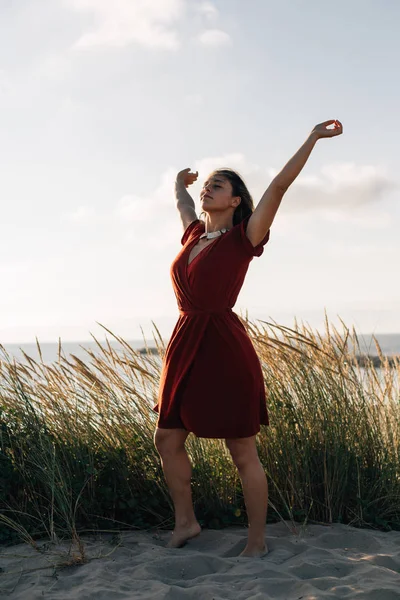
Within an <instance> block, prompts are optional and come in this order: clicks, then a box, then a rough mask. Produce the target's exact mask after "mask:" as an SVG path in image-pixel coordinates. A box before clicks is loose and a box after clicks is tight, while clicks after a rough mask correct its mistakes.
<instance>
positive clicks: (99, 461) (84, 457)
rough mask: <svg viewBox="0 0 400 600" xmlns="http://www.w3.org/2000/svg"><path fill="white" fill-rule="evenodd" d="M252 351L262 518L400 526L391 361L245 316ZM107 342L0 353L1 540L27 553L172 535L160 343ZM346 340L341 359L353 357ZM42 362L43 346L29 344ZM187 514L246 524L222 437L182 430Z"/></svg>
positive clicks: (303, 329)
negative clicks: (161, 421)
mask: <svg viewBox="0 0 400 600" xmlns="http://www.w3.org/2000/svg"><path fill="white" fill-rule="evenodd" d="M241 320H242V322H243V324H244V326H245V327H246V329H247V331H248V333H249V335H250V337H251V339H252V342H253V344H254V347H255V349H256V352H257V354H258V356H259V359H260V362H261V365H262V369H263V374H264V380H265V388H266V393H267V404H268V410H269V415H270V426H269V427H264V426H262V428H261V432H260V433H259V435H258V436H257V447H258V452H259V456H260V460H261V462H262V464H263V466H264V469H265V472H266V473H267V477H268V481H269V488H270V506H269V511H268V521H269V522H272V521H276V520H279V519H284V520H285V521H287V520H289V521H291V522H292V523H293V527H297V526H298V525H299V524H300V526H301V525H304V524H305V523H307V522H312V523H333V522H341V523H349V524H352V525H355V526H359V527H374V528H378V529H383V530H389V529H400V410H399V409H400V389H399V381H400V377H399V374H400V357H396V358H395V360H394V364H393V360H392V363H391V364H389V362H388V360H387V358H385V357H384V356H382V353H381V350H380V348H379V344H378V343H377V341H376V340H375V343H376V346H377V351H378V354H380V357H381V363H382V364H381V368H379V369H377V368H376V367H374V365H373V363H372V361H368V360H366V361H364V366H363V368H362V369H361V368H360V367H359V364H358V362H357V360H356V355H357V354H358V355H360V354H361V352H360V348H359V344H358V337H357V334H356V332H355V330H354V329H351V330H350V329H349V328H348V327H346V325H345V324H344V323H343V322H342V326H343V332H338V331H337V330H336V329H335V328H334V327H332V325H330V324H329V322H328V319H327V317H326V326H325V333H324V335H321V334H320V333H318V332H315V331H313V330H312V329H311V328H310V327H309V326H306V325H304V324H301V325H299V324H298V323H297V321H296V320H295V323H294V326H293V328H288V327H283V326H280V325H279V324H277V323H274V322H265V321H261V320H257V321H256V322H250V321H249V320H248V319H247V317H246V318H243V317H241ZM153 326H154V329H155V334H154V345H155V346H156V348H157V352H156V353H154V352H152V351H151V349H150V348H147V350H148V351H146V352H144V353H141V352H139V351H138V350H134V349H133V348H132V347H131V346H130V345H129V344H128V343H127V342H125V341H124V340H123V339H122V338H120V337H119V336H117V335H115V334H114V333H113V332H111V331H109V330H107V329H106V328H104V329H105V330H106V333H107V335H108V336H110V337H111V338H112V339H115V340H117V341H118V342H119V343H120V345H121V348H122V350H118V351H117V350H116V349H115V348H113V347H112V346H111V345H110V343H109V342H108V343H107V344H106V347H104V346H103V345H102V344H101V343H100V342H98V341H97V340H95V341H96V342H97V346H98V350H97V352H94V351H92V350H87V360H85V361H83V360H81V359H79V358H78V357H74V356H73V355H69V356H64V354H63V351H62V346H61V345H60V347H59V354H58V359H57V360H56V361H55V362H53V363H51V364H45V363H44V362H43V361H42V360H34V359H33V358H32V357H29V356H27V355H25V361H24V362H22V361H20V362H18V361H16V360H15V359H12V357H10V356H9V355H8V354H7V352H6V351H5V349H4V348H3V347H1V346H0V350H1V354H0V427H1V436H0V541H3V542H14V541H17V540H18V541H19V540H20V539H23V540H25V541H26V542H28V543H30V544H31V545H32V546H34V547H37V540H38V539H42V538H43V537H45V538H47V539H49V540H50V541H51V542H57V541H59V540H60V539H66V538H67V539H70V540H72V542H73V547H74V550H73V554H72V558H71V560H72V562H74V563H76V562H84V561H85V549H84V546H83V544H82V543H81V541H80V535H81V534H82V532H93V533H95V532H99V531H111V532H115V531H118V530H123V529H146V528H153V527H155V528H159V529H163V528H168V529H171V528H172V527H173V524H174V518H173V506H172V502H171V499H170V496H169V493H168V489H167V487H166V483H165V479H164V475H163V472H162V467H161V462H160V457H159V455H158V453H157V451H156V448H155V446H154V442H153V435H154V430H155V426H156V420H157V415H156V414H155V413H154V412H153V411H152V406H153V405H154V404H155V403H156V401H157V391H158V384H159V376H160V364H161V360H162V358H163V356H164V352H165V345H164V343H163V341H162V338H161V335H160V332H159V330H158V329H157V327H156V325H155V324H154V323H153ZM349 342H351V348H352V349H351V350H350V349H349ZM38 351H39V356H40V345H39V344H38ZM186 448H187V450H188V454H189V456H190V459H191V462H192V465H193V477H192V490H193V500H194V506H195V512H196V515H197V518H198V520H199V522H200V523H201V524H202V525H203V526H204V527H212V528H221V527H225V526H228V525H231V524H235V525H238V524H247V518H246V513H245V506H244V500H243V494H242V489H241V484H240V479H239V477H238V473H237V470H236V468H235V466H234V465H233V463H232V460H231V458H230V455H229V452H228V451H227V449H226V447H225V445H224V441H223V440H214V439H198V438H196V437H195V436H193V435H190V436H189V437H188V439H187V442H186Z"/></svg>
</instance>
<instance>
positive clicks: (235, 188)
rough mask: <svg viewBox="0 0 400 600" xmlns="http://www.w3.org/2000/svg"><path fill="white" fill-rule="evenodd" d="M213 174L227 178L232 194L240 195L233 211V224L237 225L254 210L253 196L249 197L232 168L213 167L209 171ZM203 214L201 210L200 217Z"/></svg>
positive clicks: (237, 174) (244, 185)
mask: <svg viewBox="0 0 400 600" xmlns="http://www.w3.org/2000/svg"><path fill="white" fill-rule="evenodd" d="M214 175H221V176H222V177H225V178H226V179H228V181H230V183H231V185H232V196H240V197H241V202H240V204H239V205H238V206H237V207H236V209H235V212H234V213H233V226H235V225H238V224H239V223H241V222H242V221H243V219H245V218H246V217H248V216H249V215H251V214H252V212H253V211H254V203H253V198H252V197H251V194H250V192H249V190H248V189H247V187H246V184H245V183H244V181H243V179H242V178H241V177H240V175H239V173H236V171H234V170H233V169H215V171H213V172H212V173H211V175H210V177H213V176H214ZM204 214H205V213H204V212H202V213H201V214H200V217H201V215H204ZM200 217H199V218H200ZM200 220H202V219H200Z"/></svg>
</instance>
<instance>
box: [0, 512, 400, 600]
mask: <svg viewBox="0 0 400 600" xmlns="http://www.w3.org/2000/svg"><path fill="white" fill-rule="evenodd" d="M170 536H171V533H170V532H167V531H158V532H156V531H155V532H142V531H140V532H129V533H122V534H121V535H120V536H117V537H113V538H112V537H111V536H104V535H102V536H101V537H100V536H99V537H98V539H94V538H93V537H92V538H90V537H83V540H84V543H85V549H86V553H87V557H88V562H87V563H86V564H83V565H79V566H72V567H71V566H69V567H60V566H57V564H58V563H60V562H63V561H65V560H66V559H67V555H66V551H67V550H68V548H69V544H67V543H62V544H59V545H58V546H55V545H53V546H49V545H46V544H44V543H39V546H42V549H43V553H39V552H37V551H36V550H34V549H33V548H32V547H31V546H29V545H26V544H19V545H16V546H10V547H0V566H1V569H0V598H2V599H3V598H11V599H15V600H17V599H18V600H19V599H21V600H31V599H32V600H33V599H36V598H37V599H39V598H41V599H43V598H47V599H53V598H54V599H60V600H61V599H62V600H65V599H67V598H68V599H72V600H86V599H89V598H90V599H92V598H93V599H95V600H114V599H121V600H128V599H135V600H141V599H146V600H147V599H151V600H164V599H166V600H181V599H183V598H185V599H186V598H187V599H189V598H190V599H193V600H197V599H198V600H230V599H234V600H244V599H246V600H250V599H251V600H263V599H275V600H276V599H277V600H292V599H293V600H319V599H320V598H342V599H345V598H351V599H352V598H360V599H362V600H395V599H396V600H397V599H399V600H400V532H389V533H385V532H379V531H370V530H365V529H354V528H352V527H348V526H345V525H336V524H335V525H333V526H323V525H309V526H307V527H306V528H305V529H304V530H301V529H300V528H299V529H298V530H297V532H296V533H293V532H292V529H291V525H290V524H289V523H287V524H285V523H277V524H274V525H269V526H268V529H267V538H266V541H267V543H268V547H269V550H270V552H269V554H268V555H267V556H265V557H263V558H244V557H238V555H239V554H240V552H241V551H242V550H243V548H244V546H245V544H246V537H247V530H246V529H245V528H240V527H235V528H229V529H224V530H219V531H216V530H204V531H202V533H201V534H200V536H198V537H197V538H194V539H193V540H191V541H189V543H188V544H187V545H186V546H184V547H183V548H176V549H169V548H166V547H165V545H166V543H167V541H168V540H169V538H170Z"/></svg>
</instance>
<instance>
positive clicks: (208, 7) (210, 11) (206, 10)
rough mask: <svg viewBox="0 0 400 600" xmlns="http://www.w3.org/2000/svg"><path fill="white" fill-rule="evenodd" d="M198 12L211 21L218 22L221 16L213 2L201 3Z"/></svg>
mask: <svg viewBox="0 0 400 600" xmlns="http://www.w3.org/2000/svg"><path fill="white" fill-rule="evenodd" d="M196 10H197V11H198V12H199V13H200V14H202V15H204V16H205V17H206V19H208V20H210V21H214V20H216V19H217V17H218V14H219V13H218V10H217V8H216V7H215V6H214V4H212V3H211V2H201V3H200V4H199V5H198V6H196Z"/></svg>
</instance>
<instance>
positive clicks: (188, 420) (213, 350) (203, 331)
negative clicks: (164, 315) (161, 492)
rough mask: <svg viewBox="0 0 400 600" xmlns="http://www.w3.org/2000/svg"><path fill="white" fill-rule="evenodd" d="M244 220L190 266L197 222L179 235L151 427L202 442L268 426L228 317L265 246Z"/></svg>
mask: <svg viewBox="0 0 400 600" xmlns="http://www.w3.org/2000/svg"><path fill="white" fill-rule="evenodd" d="M249 218H250V215H249V216H247V217H246V218H245V219H244V220H243V221H242V222H241V223H239V224H238V225H235V226H234V227H232V228H231V229H230V230H229V231H228V232H227V233H224V234H222V235H221V236H219V237H217V238H215V240H214V241H213V242H211V243H210V244H209V245H207V246H205V247H204V248H203V250H201V251H200V253H199V254H198V255H197V256H195V258H194V259H193V260H192V262H191V263H190V265H189V266H188V264H187V262H188V258H189V254H190V251H191V249H192V248H193V246H194V245H195V244H196V243H197V241H198V240H199V236H200V235H201V234H202V233H204V231H205V224H204V223H203V222H202V221H200V220H199V219H196V220H195V221H193V222H192V223H190V225H189V226H188V227H187V229H186V230H185V233H184V234H183V236H182V239H181V243H182V245H183V248H182V250H181V251H180V252H179V254H178V256H177V257H176V258H175V260H174V261H173V263H172V265H171V270H170V273H171V279H172V285H173V288H174V292H175V295H176V298H177V301H178V307H179V311H180V316H179V318H178V321H177V323H176V325H175V327H174V330H173V332H172V335H171V339H170V341H169V342H168V346H167V348H166V352H165V356H164V360H163V364H162V370H161V379H160V387H159V392H158V403H157V404H156V405H155V406H154V407H153V410H154V411H155V412H156V413H159V417H158V420H157V427H160V428H164V429H173V428H180V429H186V430H188V431H191V432H193V433H194V434H195V435H196V436H197V437H204V438H240V437H249V436H252V435H255V434H256V433H258V432H259V431H260V424H263V425H268V424H269V421H268V412H267V407H266V398H265V387H264V379H263V375H262V371H261V364H260V361H259V358H258V356H257V354H256V351H255V350H254V346H253V344H252V342H251V339H250V337H249V336H248V334H247V332H246V329H245V327H244V326H243V325H242V323H241V321H240V319H239V317H238V316H237V315H236V313H234V312H233V311H232V307H233V306H234V305H235V303H236V299H237V297H238V295H239V292H240V289H241V287H242V285H243V282H244V278H245V275H246V273H247V269H248V267H249V264H250V262H251V261H252V260H253V257H254V256H261V254H262V253H263V251H264V245H265V244H266V242H267V241H268V239H269V233H270V232H269V231H268V233H267V234H266V236H265V237H264V239H263V240H262V241H261V242H260V243H259V244H258V245H257V246H255V247H254V246H253V245H252V243H251V242H250V240H249V238H248V237H247V235H246V227H247V223H248V220H249Z"/></svg>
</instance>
